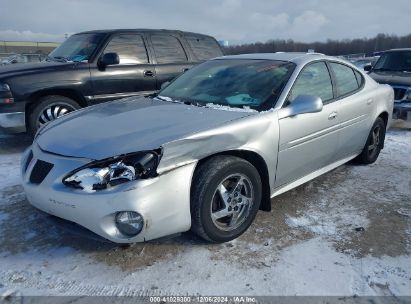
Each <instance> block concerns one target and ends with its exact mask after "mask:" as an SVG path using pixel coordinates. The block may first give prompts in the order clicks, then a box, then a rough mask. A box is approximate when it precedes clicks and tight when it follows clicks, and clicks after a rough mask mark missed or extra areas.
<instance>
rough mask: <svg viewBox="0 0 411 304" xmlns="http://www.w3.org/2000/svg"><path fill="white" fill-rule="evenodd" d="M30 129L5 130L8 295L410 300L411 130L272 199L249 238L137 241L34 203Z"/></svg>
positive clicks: (0, 263) (0, 186)
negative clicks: (101, 232)
mask: <svg viewBox="0 0 411 304" xmlns="http://www.w3.org/2000/svg"><path fill="white" fill-rule="evenodd" d="M29 144H30V143H29V140H28V139H27V138H26V137H24V136H2V137H0V294H2V293H3V294H4V293H10V292H16V293H19V294H23V295H58V294H59V295H96V294H97V295H170V294H178V295H182V294H189V295H193V294H202V295H411V256H410V254H411V128H410V126H409V125H408V124H405V123H398V122H397V123H396V126H395V127H394V128H392V129H391V130H390V131H389V133H388V135H387V141H386V147H385V149H384V150H383V152H382V154H381V155H380V158H379V160H378V161H377V162H376V163H375V164H373V165H371V166H355V165H353V164H347V165H344V166H341V167H339V168H337V169H336V170H334V171H332V172H330V173H328V174H326V175H323V176H322V177H320V178H317V179H315V180H313V181H311V182H309V183H307V184H305V185H302V186H300V187H299V188H297V189H294V190H292V191H289V192H287V193H285V194H283V195H281V196H279V197H277V198H275V199H274V200H273V202H272V204H273V210H272V212H270V213H266V212H260V213H259V214H258V216H257V219H256V221H255V223H254V224H253V225H252V226H251V228H250V229H249V231H248V232H247V233H246V234H244V235H243V236H242V237H241V238H239V239H237V240H235V241H232V242H229V243H226V244H221V245H210V244H207V243H205V242H203V241H201V240H200V239H198V238H196V237H194V236H193V235H191V234H189V233H186V234H183V235H181V236H179V237H177V238H173V239H164V240H158V241H155V242H149V243H145V244H135V245H132V246H130V247H118V246H116V245H114V244H111V243H108V242H104V241H102V240H101V239H99V238H98V237H95V236H93V235H92V234H90V233H88V232H87V231H85V230H83V229H81V228H79V227H77V226H75V225H71V224H67V223H65V222H64V221H61V220H57V219H55V218H53V217H51V216H49V215H47V214H44V213H41V212H40V211H37V210H36V209H34V208H33V207H31V206H30V205H29V204H28V203H27V201H26V200H25V196H24V193H23V191H22V187H21V186H20V182H19V159H20V155H21V152H22V151H23V150H24V149H25V148H26V147H27V146H28V145H29Z"/></svg>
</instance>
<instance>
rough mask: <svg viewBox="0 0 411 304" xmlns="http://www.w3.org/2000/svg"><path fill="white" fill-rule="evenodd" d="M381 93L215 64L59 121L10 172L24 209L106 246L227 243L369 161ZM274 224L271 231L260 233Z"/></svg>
mask: <svg viewBox="0 0 411 304" xmlns="http://www.w3.org/2000/svg"><path fill="white" fill-rule="evenodd" d="M392 109H393V91H392V89H391V88H390V87H389V86H387V85H379V84H377V83H376V82H375V81H374V80H372V79H371V78H370V77H368V76H367V75H366V74H364V73H363V72H362V71H360V70H358V69H357V68H356V67H355V66H353V65H351V64H349V63H347V62H345V61H343V60H340V59H337V58H334V57H328V56H324V55H321V54H305V53H276V54H249V55H238V56H226V57H221V58H216V59H213V60H210V61H207V62H205V63H203V64H200V65H198V66H196V67H194V68H192V69H191V70H189V71H187V72H185V73H184V74H182V75H181V76H179V77H178V78H177V79H175V80H174V81H173V82H172V83H170V84H168V85H167V84H165V85H163V88H162V90H161V91H160V92H159V93H158V94H156V95H152V96H148V97H140V98H129V99H122V100H118V101H115V102H112V103H107V104H102V105H97V106H94V107H89V108H86V109H83V110H79V111H76V112H73V113H70V114H68V115H66V116H64V117H62V118H60V119H58V120H56V121H54V122H52V123H49V124H48V125H46V126H45V127H43V128H42V129H40V130H39V132H38V134H37V135H36V138H35V140H34V142H33V145H32V146H31V147H29V148H28V149H27V151H26V152H25V154H24V156H23V158H22V166H21V173H22V179H23V186H24V189H25V192H26V195H27V199H28V201H29V202H30V203H31V204H32V205H33V206H35V207H37V208H38V209H41V210H43V211H45V212H47V213H50V214H52V215H55V216H57V217H60V218H63V219H66V220H69V221H72V222H75V223H78V224H80V225H82V226H84V227H86V228H88V229H89V230H91V231H93V232H95V233H97V234H99V235H101V236H103V237H104V238H106V239H109V240H111V241H113V242H117V243H129V242H141V241H147V240H150V239H155V238H159V237H162V236H166V235H171V234H176V233H180V232H184V231H188V230H190V229H191V231H193V232H194V233H196V234H197V235H199V236H201V237H203V238H204V239H206V240H208V241H211V242H225V241H229V240H232V239H234V238H236V237H238V236H240V235H241V234H242V233H243V232H245V231H246V230H247V228H248V227H249V226H250V224H251V223H252V221H253V220H254V218H255V216H256V213H257V211H258V210H265V211H269V210H270V206H271V205H270V199H271V198H273V197H275V196H277V195H279V194H281V193H283V192H285V191H288V190H290V189H292V188H294V187H297V186H298V185H301V184H303V183H305V182H307V181H309V180H311V179H313V178H315V177H317V176H319V175H321V174H323V173H325V172H327V171H330V170H332V169H334V168H336V167H338V166H340V165H341V164H343V163H345V162H348V161H349V160H351V159H355V160H356V161H357V162H358V163H361V164H370V163H373V162H375V161H376V159H377V157H378V155H379V153H380V150H381V149H382V148H383V147H384V137H385V131H386V129H387V127H388V126H389V124H390V120H391V113H392ZM273 224H274V223H273Z"/></svg>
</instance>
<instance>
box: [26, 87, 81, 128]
mask: <svg viewBox="0 0 411 304" xmlns="http://www.w3.org/2000/svg"><path fill="white" fill-rule="evenodd" d="M77 109H80V105H79V104H78V103H77V102H75V101H74V100H72V99H70V98H68V97H65V96H59V95H51V96H45V97H42V98H40V99H39V100H38V103H37V105H36V106H35V107H34V108H33V109H32V111H31V113H29V116H28V119H27V122H28V132H29V133H30V134H31V135H32V136H34V134H36V132H37V130H38V128H39V127H41V126H42V125H43V124H46V123H48V122H50V121H52V120H54V119H56V118H58V117H60V116H62V115H64V114H67V113H69V112H71V111H75V110H77ZM48 110H50V111H49V112H48Z"/></svg>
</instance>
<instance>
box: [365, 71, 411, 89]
mask: <svg viewBox="0 0 411 304" xmlns="http://www.w3.org/2000/svg"><path fill="white" fill-rule="evenodd" d="M369 76H371V77H372V78H373V79H374V80H375V81H376V82H378V83H382V84H389V85H402V86H411V73H407V72H390V71H386V72H371V73H370V74H369Z"/></svg>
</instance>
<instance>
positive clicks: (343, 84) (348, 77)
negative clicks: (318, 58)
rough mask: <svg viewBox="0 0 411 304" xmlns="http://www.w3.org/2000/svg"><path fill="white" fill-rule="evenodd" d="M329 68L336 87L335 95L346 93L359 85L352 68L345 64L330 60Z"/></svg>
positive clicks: (354, 89) (356, 88)
mask: <svg viewBox="0 0 411 304" xmlns="http://www.w3.org/2000/svg"><path fill="white" fill-rule="evenodd" d="M330 65H331V68H332V70H333V72H334V77H335V81H336V87H337V97H340V96H345V95H348V94H350V93H352V92H354V91H356V90H358V88H359V87H360V85H359V84H358V80H357V75H355V74H354V70H353V69H352V68H350V67H348V66H346V65H343V64H340V63H335V62H331V63H330Z"/></svg>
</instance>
